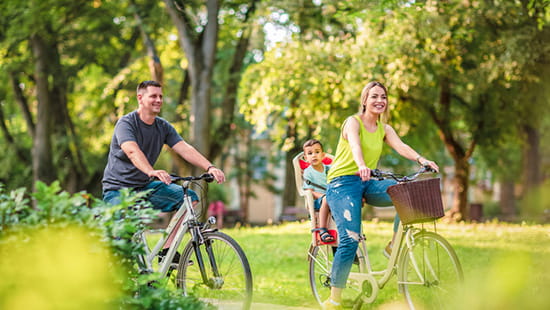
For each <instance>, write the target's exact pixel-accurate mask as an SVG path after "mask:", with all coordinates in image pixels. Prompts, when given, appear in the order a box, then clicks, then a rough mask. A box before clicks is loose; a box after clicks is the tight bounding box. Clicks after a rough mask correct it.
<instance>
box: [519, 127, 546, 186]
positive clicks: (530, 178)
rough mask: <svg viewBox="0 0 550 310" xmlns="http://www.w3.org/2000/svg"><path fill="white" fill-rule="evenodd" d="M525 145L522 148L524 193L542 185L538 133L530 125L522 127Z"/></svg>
mask: <svg viewBox="0 0 550 310" xmlns="http://www.w3.org/2000/svg"><path fill="white" fill-rule="evenodd" d="M522 129H523V132H524V134H525V137H526V139H525V144H524V148H523V150H524V151H523V173H524V176H523V180H524V182H523V184H524V185H525V188H524V193H525V192H529V191H530V190H531V189H534V188H536V187H537V186H538V185H540V184H541V183H542V173H541V171H542V170H541V168H540V167H541V157H540V133H539V132H538V130H537V129H536V128H535V127H533V126H532V125H531V124H524V125H523V128H522Z"/></svg>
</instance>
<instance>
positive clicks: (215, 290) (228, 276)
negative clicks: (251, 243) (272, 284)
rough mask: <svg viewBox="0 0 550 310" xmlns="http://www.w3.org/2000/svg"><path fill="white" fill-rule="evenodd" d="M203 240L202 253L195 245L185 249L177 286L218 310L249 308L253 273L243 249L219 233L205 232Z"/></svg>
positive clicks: (200, 247)
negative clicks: (202, 267) (202, 270)
mask: <svg viewBox="0 0 550 310" xmlns="http://www.w3.org/2000/svg"><path fill="white" fill-rule="evenodd" d="M202 237H203V238H204V243H202V244H200V245H199V247H198V248H199V251H200V253H196V252H195V247H194V246H193V242H189V243H188V244H187V245H186V246H185V249H184V250H183V252H182V253H183V254H182V256H181V259H180V262H179V265H178V272H177V275H176V285H177V287H178V288H179V289H181V290H182V291H183V293H184V294H185V295H194V296H195V297H197V298H199V299H201V300H203V301H205V302H208V303H211V304H213V305H215V306H216V307H217V308H218V309H246V310H247V309H249V308H250V304H251V302H252V273H251V271H250V265H249V264H248V259H247V258H246V256H245V254H244V252H243V250H242V249H241V247H240V246H239V244H237V242H236V241H235V240H233V238H231V237H229V236H228V235H226V234H224V233H221V232H218V231H215V232H214V231H213V232H205V233H203V234H202ZM201 265H203V266H204V276H205V278H203V274H202V273H201V268H200V266H201Z"/></svg>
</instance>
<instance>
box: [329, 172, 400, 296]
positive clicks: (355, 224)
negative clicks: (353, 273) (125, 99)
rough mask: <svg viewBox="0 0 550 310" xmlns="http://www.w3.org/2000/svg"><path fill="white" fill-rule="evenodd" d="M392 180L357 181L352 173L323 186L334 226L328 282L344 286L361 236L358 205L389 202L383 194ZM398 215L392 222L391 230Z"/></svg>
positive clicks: (381, 204) (379, 205)
mask: <svg viewBox="0 0 550 310" xmlns="http://www.w3.org/2000/svg"><path fill="white" fill-rule="evenodd" d="M394 184H396V182H395V181H394V180H381V181H379V180H374V179H371V180H369V181H361V178H360V177H359V176H356V175H345V176H341V177H337V178H335V179H333V180H332V181H331V182H330V183H329V184H328V187H327V193H326V197H327V202H328V205H329V207H330V212H331V213H332V217H333V218H334V222H335V223H336V227H337V229H338V241H339V243H338V249H337V250H336V254H335V255H334V262H333V264H332V275H331V285H332V286H334V287H338V288H345V287H346V281H347V278H348V275H349V272H350V270H351V266H352V264H353V260H354V258H355V253H356V252H357V247H358V242H359V236H360V235H361V208H362V206H363V198H365V201H366V203H368V204H370V205H373V206H377V207H386V206H391V205H393V203H392V201H391V199H390V196H389V195H388V193H387V189H388V187H389V186H391V185H394ZM397 225H399V218H398V217H396V220H395V221H394V231H395V230H396V228H397V227H398V226H397Z"/></svg>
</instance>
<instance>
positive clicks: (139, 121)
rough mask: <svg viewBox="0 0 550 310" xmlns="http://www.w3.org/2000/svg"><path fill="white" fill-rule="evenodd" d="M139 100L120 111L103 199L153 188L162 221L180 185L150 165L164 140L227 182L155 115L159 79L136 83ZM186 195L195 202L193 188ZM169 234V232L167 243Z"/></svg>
mask: <svg viewBox="0 0 550 310" xmlns="http://www.w3.org/2000/svg"><path fill="white" fill-rule="evenodd" d="M137 101H138V109H137V110H136V111H133V112H131V113H129V114H126V115H124V116H123V117H122V118H120V120H118V122H117V124H116V126H115V131H114V134H113V138H112V140H111V146H110V149H109V157H108V162H107V166H106V167H105V171H104V174H103V181H102V184H103V200H104V201H105V202H108V203H111V204H117V203H119V202H120V192H119V191H120V190H121V189H123V188H131V189H133V190H136V191H144V190H151V192H150V194H149V196H148V201H149V202H150V203H151V204H152V205H153V207H154V208H155V209H159V210H160V211H161V213H160V214H159V216H160V217H161V219H162V220H163V222H165V223H168V222H169V220H170V218H171V216H172V214H173V212H174V211H175V210H177V209H178V208H179V207H180V206H181V204H182V203H183V190H182V188H181V186H179V185H176V184H172V183H171V179H170V175H169V173H168V172H166V171H165V170H156V169H155V168H153V166H154V164H155V162H156V161H157V159H158V157H159V155H160V152H161V150H162V147H163V146H164V144H166V145H168V146H169V147H171V148H172V149H173V150H174V151H175V152H176V153H177V154H178V155H180V156H181V157H182V158H183V159H185V160H186V161H188V162H189V163H191V164H193V165H195V166H197V167H201V168H203V169H204V170H205V171H206V172H208V173H211V174H212V175H214V178H215V180H216V181H217V182H218V183H222V182H224V181H225V175H224V173H223V171H221V170H220V169H218V168H216V167H215V166H214V165H212V163H211V162H210V161H209V160H208V159H206V158H205V157H204V156H203V155H202V154H201V153H199V152H198V151H197V150H196V149H195V148H194V147H193V146H191V145H189V144H188V143H186V142H185V141H184V140H183V138H182V137H181V136H180V135H179V134H178V133H177V132H176V130H175V129H174V127H173V126H172V125H171V124H170V123H169V122H168V121H166V120H164V119H163V118H161V117H159V116H158V115H159V114H160V110H161V107H162V87H161V85H160V83H158V82H156V81H144V82H141V83H140V84H139V85H138V87H137ZM152 178H156V179H153V180H151V179H152ZM190 194H191V197H192V200H193V201H198V197H197V196H196V194H195V193H194V192H192V193H190ZM174 232H175V231H174ZM173 237H174V236H173V235H172V236H170V237H169V241H168V242H167V243H166V247H168V246H169V245H170V242H171V239H172V238H173Z"/></svg>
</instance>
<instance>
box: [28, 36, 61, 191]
mask: <svg viewBox="0 0 550 310" xmlns="http://www.w3.org/2000/svg"><path fill="white" fill-rule="evenodd" d="M30 43H31V47H32V52H33V55H34V59H35V80H36V97H37V99H38V107H37V116H36V134H35V139H34V141H33V150H32V155H33V156H32V157H33V164H32V168H33V179H34V182H33V183H36V181H42V182H44V183H46V184H50V183H51V182H53V181H54V180H55V179H56V177H57V171H56V169H55V166H54V164H53V154H52V141H51V136H52V133H53V132H52V131H53V126H52V120H53V119H52V118H51V115H52V114H53V108H52V102H51V99H50V93H49V84H48V77H49V74H48V59H47V47H46V45H45V43H44V41H43V39H42V38H41V37H40V36H39V35H37V34H35V35H33V36H32V37H31V38H30Z"/></svg>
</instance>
